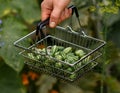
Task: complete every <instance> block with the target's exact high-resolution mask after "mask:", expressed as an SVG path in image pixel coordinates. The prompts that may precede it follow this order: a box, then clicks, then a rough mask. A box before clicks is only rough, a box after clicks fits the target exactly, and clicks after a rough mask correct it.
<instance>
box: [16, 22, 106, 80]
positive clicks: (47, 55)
mask: <svg viewBox="0 0 120 93" xmlns="http://www.w3.org/2000/svg"><path fill="white" fill-rule="evenodd" d="M46 22H47V23H48V20H47V21H44V22H42V23H40V24H39V27H40V31H39V32H38V29H37V30H35V31H33V32H31V33H29V34H28V35H26V36H24V37H22V38H20V39H19V40H17V41H15V42H14V45H15V46H17V47H19V48H20V49H22V51H21V52H20V53H19V54H20V55H22V56H23V57H25V58H26V61H25V64H27V65H28V66H29V67H30V68H31V69H32V70H35V71H38V72H41V71H42V72H45V73H48V74H50V75H53V76H56V77H58V78H60V79H63V80H66V81H70V82H73V81H75V80H77V79H78V78H80V77H81V76H82V75H83V74H85V73H86V72H88V71H89V70H91V69H92V68H93V67H95V66H96V65H97V64H98V58H100V57H101V55H102V48H103V46H104V45H105V41H103V40H100V39H96V38H93V37H90V36H87V35H82V34H80V33H79V32H74V31H73V30H71V28H70V27H67V28H63V27H60V26H57V27H56V28H54V29H50V28H48V27H47V26H46ZM43 23H44V25H43ZM41 25H42V26H41Z"/></svg>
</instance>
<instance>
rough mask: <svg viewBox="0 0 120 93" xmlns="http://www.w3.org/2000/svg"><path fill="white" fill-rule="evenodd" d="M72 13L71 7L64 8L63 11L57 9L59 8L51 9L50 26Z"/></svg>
mask: <svg viewBox="0 0 120 93" xmlns="http://www.w3.org/2000/svg"><path fill="white" fill-rule="evenodd" d="M71 14H72V9H67V8H66V9H64V10H63V11H59V9H58V10H57V9H55V10H53V12H52V13H51V16H50V27H52V28H54V27H55V26H56V25H58V24H59V23H60V22H62V21H63V20H65V19H67V18H69V17H70V16H71Z"/></svg>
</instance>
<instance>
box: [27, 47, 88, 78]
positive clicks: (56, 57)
mask: <svg viewBox="0 0 120 93" xmlns="http://www.w3.org/2000/svg"><path fill="white" fill-rule="evenodd" d="M32 50H33V53H31V52H30V53H28V57H29V58H31V59H33V60H37V61H41V62H42V63H44V65H46V66H53V67H55V68H57V69H62V70H65V71H67V72H74V71H75V70H76V69H77V68H80V67H82V66H83V65H86V64H87V63H88V61H89V60H90V57H87V58H85V59H84V60H83V61H82V62H79V60H80V59H81V58H83V57H84V56H85V54H86V52H85V50H83V49H74V48H72V47H63V46H57V45H53V46H48V47H46V48H42V49H40V48H37V47H33V48H32ZM63 62H64V63H67V64H74V63H75V62H78V64H77V66H75V67H74V66H69V65H66V64H63ZM38 63H39V62H38ZM39 64H40V63H39ZM75 76H76V75H75V73H74V75H73V74H72V75H70V76H69V78H70V79H73V78H75Z"/></svg>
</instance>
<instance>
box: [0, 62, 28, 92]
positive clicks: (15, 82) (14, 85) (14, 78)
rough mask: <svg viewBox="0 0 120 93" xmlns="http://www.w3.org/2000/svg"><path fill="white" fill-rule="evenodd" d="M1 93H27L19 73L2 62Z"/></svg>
mask: <svg viewBox="0 0 120 93" xmlns="http://www.w3.org/2000/svg"><path fill="white" fill-rule="evenodd" d="M0 93H26V91H25V88H24V87H23V85H22V83H21V78H20V76H19V75H18V73H17V72H15V71H14V70H13V69H11V68H10V67H9V66H7V65H6V64H5V63H4V62H1V61H0Z"/></svg>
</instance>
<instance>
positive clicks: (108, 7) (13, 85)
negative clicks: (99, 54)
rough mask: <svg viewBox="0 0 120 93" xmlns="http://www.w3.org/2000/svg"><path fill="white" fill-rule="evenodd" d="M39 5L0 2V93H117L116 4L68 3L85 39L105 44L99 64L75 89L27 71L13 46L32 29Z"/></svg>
mask: <svg viewBox="0 0 120 93" xmlns="http://www.w3.org/2000/svg"><path fill="white" fill-rule="evenodd" d="M41 2H42V0H0V93H120V0H84V1H83V0H72V2H71V4H74V5H75V6H76V7H77V8H78V10H79V14H80V20H81V24H82V26H83V27H84V28H85V29H86V33H87V35H90V36H92V37H96V38H99V39H103V40H105V41H106V42H107V44H106V46H105V49H104V52H105V53H104V56H103V60H102V62H101V63H100V64H99V65H98V66H97V67H95V68H94V69H93V71H92V72H90V73H88V74H86V75H85V76H84V77H82V78H80V80H79V85H77V86H74V85H71V84H67V83H63V82H60V81H58V80H57V79H56V78H53V77H50V76H47V75H45V74H37V73H35V72H33V71H30V70H29V69H28V68H27V67H26V66H25V65H24V59H23V58H22V57H20V56H19V55H18V50H17V48H16V47H15V46H14V45H13V42H14V41H15V40H17V39H19V38H21V37H23V36H24V35H26V34H28V33H30V32H31V31H33V30H34V29H35V26H36V24H37V22H39V21H40V18H41V17H40V11H41V9H40V4H41ZM75 21H76V19H74V18H73V20H72V22H71V23H70V24H71V25H72V26H73V28H74V29H77V27H75V26H76V24H75ZM62 25H65V24H62Z"/></svg>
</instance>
